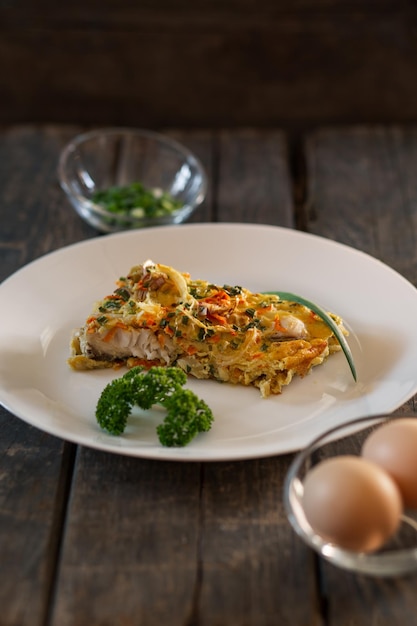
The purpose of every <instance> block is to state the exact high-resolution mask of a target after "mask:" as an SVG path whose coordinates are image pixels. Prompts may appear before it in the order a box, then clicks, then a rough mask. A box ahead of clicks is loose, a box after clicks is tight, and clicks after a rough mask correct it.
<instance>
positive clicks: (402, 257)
mask: <svg viewBox="0 0 417 626" xmlns="http://www.w3.org/2000/svg"><path fill="white" fill-rule="evenodd" d="M79 130H81V129H80V128H77V127H65V126H43V127H33V126H14V127H6V128H2V129H1V133H0V164H1V165H0V215H1V231H0V233H1V234H0V252H1V265H0V277H1V278H2V279H3V278H6V277H7V276H9V275H10V274H11V273H13V272H14V271H15V270H17V269H19V268H20V267H22V266H23V265H24V264H26V263H28V262H29V261H31V260H32V259H36V258H38V257H39V256H41V255H42V254H44V253H46V252H49V251H51V250H55V249H58V248H60V247H62V246H65V245H67V244H71V243H72V242H75V241H79V240H82V239H88V238H91V237H94V236H96V234H97V233H96V232H95V231H94V230H93V229H92V228H90V227H88V226H87V225H86V224H84V223H83V222H82V221H81V220H80V218H79V217H78V216H77V215H76V214H75V213H74V212H73V211H72V210H71V209H70V208H69V205H68V203H67V201H66V199H65V198H64V195H63V193H62V191H61V189H60V188H59V186H58V183H57V176H56V165H57V158H58V154H59V152H60V150H61V148H62V147H63V145H64V144H65V143H66V141H67V140H68V139H69V138H70V137H71V136H73V135H74V134H76V133H77V132H78V131H79ZM171 134H172V135H173V136H176V137H177V138H179V139H180V140H182V141H183V142H184V143H185V144H187V145H188V146H189V147H191V148H192V149H193V150H194V151H195V152H196V153H197V154H198V155H199V156H200V158H201V159H202V161H203V163H204V165H205V166H206V168H207V171H208V174H209V180H210V189H209V193H208V196H207V200H206V201H205V203H204V205H203V207H202V208H201V209H200V210H199V211H198V213H197V214H196V215H195V217H194V218H193V219H194V221H199V222H204V221H215V222H217V221H218V222H225V221H228V222H253V223H264V224H272V225H280V226H287V227H289V228H298V229H301V230H306V231H308V232H312V233H317V234H319V235H323V236H325V237H329V238H331V239H335V240H337V241H340V242H344V243H346V244H349V245H350V246H353V247H355V248H358V249H360V250H363V251H365V252H367V253H370V254H372V255H374V256H375V257H377V258H379V259H381V260H382V261H384V262H385V263H387V264H388V265H391V266H392V267H394V268H395V269H396V270H398V271H399V272H401V273H402V274H403V275H404V276H405V277H407V278H408V279H409V280H410V281H412V282H413V283H414V284H417V242H416V237H417V175H416V173H417V130H416V129H414V128H398V127H389V128H382V127H381V128H347V129H338V128H330V129H318V130H316V131H314V132H312V133H311V134H309V135H307V136H305V137H301V138H300V137H299V138H298V139H297V140H296V141H289V140H288V138H287V137H286V136H285V134H284V133H283V132H281V131H280V130H272V131H266V130H263V131H259V132H258V131H256V130H252V129H248V130H235V131H226V130H225V131H222V132H220V131H218V132H209V131H201V132H200V131H192V132H180V131H175V130H174V131H171ZM359 279H360V278H359V277H358V280H359ZM1 304H2V306H12V303H5V302H2V303H1ZM396 322H398V323H400V312H399V316H398V319H397V320H396ZM397 412H399V413H410V412H411V413H415V412H416V409H415V405H414V399H412V400H410V401H409V402H408V403H407V405H405V406H404V407H402V408H401V409H400V410H399V411H397ZM0 429H1V431H0V432H1V437H0V572H1V585H0V624H1V626H26V625H28V626H70V625H71V626H104V625H106V626H131V625H144V626H153V625H155V626H161V625H162V624H169V625H170V626H177V625H178V626H180V625H181V626H229V625H230V626H286V625H290V626H304V625H311V626H330V625H331V626H342V625H343V626H345V625H346V626H347V625H354V626H362V625H363V626H370V625H371V624H372V626H377V625H378V626H382V625H387V626H388V625H389V626H392V625H393V624H401V625H404V626H405V625H407V626H408V625H410V624H417V593H416V591H417V578H416V577H402V578H396V579H392V580H391V579H374V578H371V577H366V576H357V575H354V574H351V573H347V572H345V571H342V570H339V569H337V568H335V567H333V566H332V565H330V564H328V563H326V562H324V561H322V560H320V559H318V558H317V557H316V556H315V554H313V553H312V551H310V550H309V549H308V548H307V547H306V546H305V545H304V544H303V543H302V542H301V541H300V540H299V539H298V537H296V536H295V534H294V533H293V531H292V529H291V528H290V526H289V523H288V522H287V519H286V516H285V512H284V508H283V503H282V497H281V490H282V485H283V479H284V476H285V474H286V471H287V469H288V466H289V464H290V462H291V460H292V458H293V455H292V454H288V455H284V456H279V457H272V458H262V459H258V460H250V461H244V462H243V461H241V462H221V463H220V462H215V463H190V464H187V463H173V462H159V461H151V460H142V459H137V458H128V457H122V456H117V455H113V454H108V453H104V452H100V451H95V450H92V449H88V448H85V447H81V446H77V445H74V444H72V443H67V442H65V441H61V440H59V439H57V438H55V437H52V436H50V435H48V434H45V433H43V432H41V431H39V430H37V429H36V428H33V427H30V426H28V425H26V424H25V423H23V422H22V421H20V420H19V419H17V418H16V417H14V416H13V415H11V414H10V413H8V412H7V411H6V410H5V409H3V408H1V409H0Z"/></svg>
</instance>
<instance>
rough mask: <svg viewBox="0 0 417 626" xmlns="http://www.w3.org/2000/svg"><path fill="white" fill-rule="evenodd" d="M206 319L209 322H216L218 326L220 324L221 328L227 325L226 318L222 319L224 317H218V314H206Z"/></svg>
mask: <svg viewBox="0 0 417 626" xmlns="http://www.w3.org/2000/svg"><path fill="white" fill-rule="evenodd" d="M207 317H208V319H209V320H211V321H215V322H218V323H219V324H222V325H223V326H224V325H225V324H227V318H226V317H224V315H220V314H219V313H208V314H207Z"/></svg>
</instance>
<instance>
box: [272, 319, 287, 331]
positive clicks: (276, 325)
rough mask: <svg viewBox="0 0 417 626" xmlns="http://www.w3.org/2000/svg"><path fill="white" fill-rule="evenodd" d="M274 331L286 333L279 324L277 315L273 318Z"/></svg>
mask: <svg viewBox="0 0 417 626" xmlns="http://www.w3.org/2000/svg"><path fill="white" fill-rule="evenodd" d="M274 330H282V331H283V332H285V331H286V328H284V326H283V325H282V324H281V322H280V319H279V315H277V316H276V317H275V320H274Z"/></svg>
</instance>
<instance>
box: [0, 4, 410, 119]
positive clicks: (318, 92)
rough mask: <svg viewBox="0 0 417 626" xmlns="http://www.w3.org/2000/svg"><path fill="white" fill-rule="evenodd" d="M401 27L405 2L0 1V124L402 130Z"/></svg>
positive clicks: (405, 88)
mask: <svg viewBox="0 0 417 626" xmlns="http://www.w3.org/2000/svg"><path fill="white" fill-rule="evenodd" d="M415 23H416V8H415V3H413V2H412V0H399V1H397V2H395V0H383V1H382V0H381V1H380V2H375V1H373V0H367V1H364V2H358V1H357V0H338V1H337V2H331V1H329V0H320V1H318V2H311V0H310V1H308V0H303V1H302V0H299V1H297V2H288V1H286V2H285V1H283V0H281V1H279V2H276V1H273V0H262V2H254V1H253V0H247V1H245V2H243V3H240V2H237V1H236V0H225V1H224V2H209V0H202V1H201V2H198V3H187V2H180V3H177V2H175V3H173V2H172V1H167V0H165V1H164V2H158V4H157V5H155V3H151V2H140V3H134V2H128V1H127V0H124V1H121V2H117V3H114V2H105V3H99V2H88V3H82V2H76V3H66V4H65V5H63V4H62V3H60V4H58V3H56V2H55V3H54V2H52V1H51V0H43V1H42V2H41V3H39V2H36V3H35V2H33V0H25V2H19V3H4V6H2V7H1V8H0V34H1V37H0V59H1V61H0V85H1V95H2V99H1V107H0V122H5V123H13V122H44V123H49V122H51V121H53V122H58V123H59V122H64V123H85V124H93V123H95V124H107V125H109V124H127V125H139V126H143V125H146V126H149V127H150V126H167V125H171V126H172V125H178V124H180V125H183V126H186V127H188V128H190V127H194V128H195V127H202V126H206V127H216V128H221V127H224V126H228V127H231V126H234V127H239V126H246V125H256V126H258V127H259V126H264V127H272V126H279V125H282V126H285V127H286V128H296V129H299V128H301V129H303V128H305V127H306V126H311V125H314V124H320V123H328V122H329V121H332V122H344V123H354V122H357V121H359V122H360V121H362V122H368V123H375V122H382V123H386V122H414V121H415V119H416V110H417V106H416V105H417V90H416V87H415V80H414V77H415V75H416V63H417V62H416V59H417V54H416V51H417V50H416V37H415ZM34 51H36V62H33V55H34Z"/></svg>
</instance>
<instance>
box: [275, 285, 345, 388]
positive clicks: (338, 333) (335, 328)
mask: <svg viewBox="0 0 417 626" xmlns="http://www.w3.org/2000/svg"><path fill="white" fill-rule="evenodd" d="M266 293H268V294H270V295H273V296H279V297H280V298H281V300H287V301H290V302H297V303H298V304H302V305H304V306H306V307H307V308H308V309H311V310H312V311H314V313H317V315H318V316H319V317H321V319H322V320H323V322H325V323H326V324H327V325H328V326H329V327H330V328H331V330H332V331H333V333H334V336H335V337H336V339H337V341H338V342H339V344H340V347H341V348H342V350H343V352H344V355H345V357H346V359H347V362H348V363H349V367H350V371H351V372H352V376H353V378H354V380H355V381H356V380H357V376H356V368H355V364H354V362H353V355H352V352H351V350H350V348H349V344H348V342H347V341H346V338H345V336H344V334H343V333H342V332H341V331H340V329H339V327H338V326H337V324H336V323H335V321H334V320H333V319H332V318H331V317H330V315H328V313H326V311H324V310H323V309H322V308H321V307H319V306H318V305H317V304H314V303H313V302H310V301H309V300H306V299H305V298H302V297H301V296H296V295H295V294H293V293H288V292H287V291H268V292H266Z"/></svg>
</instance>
